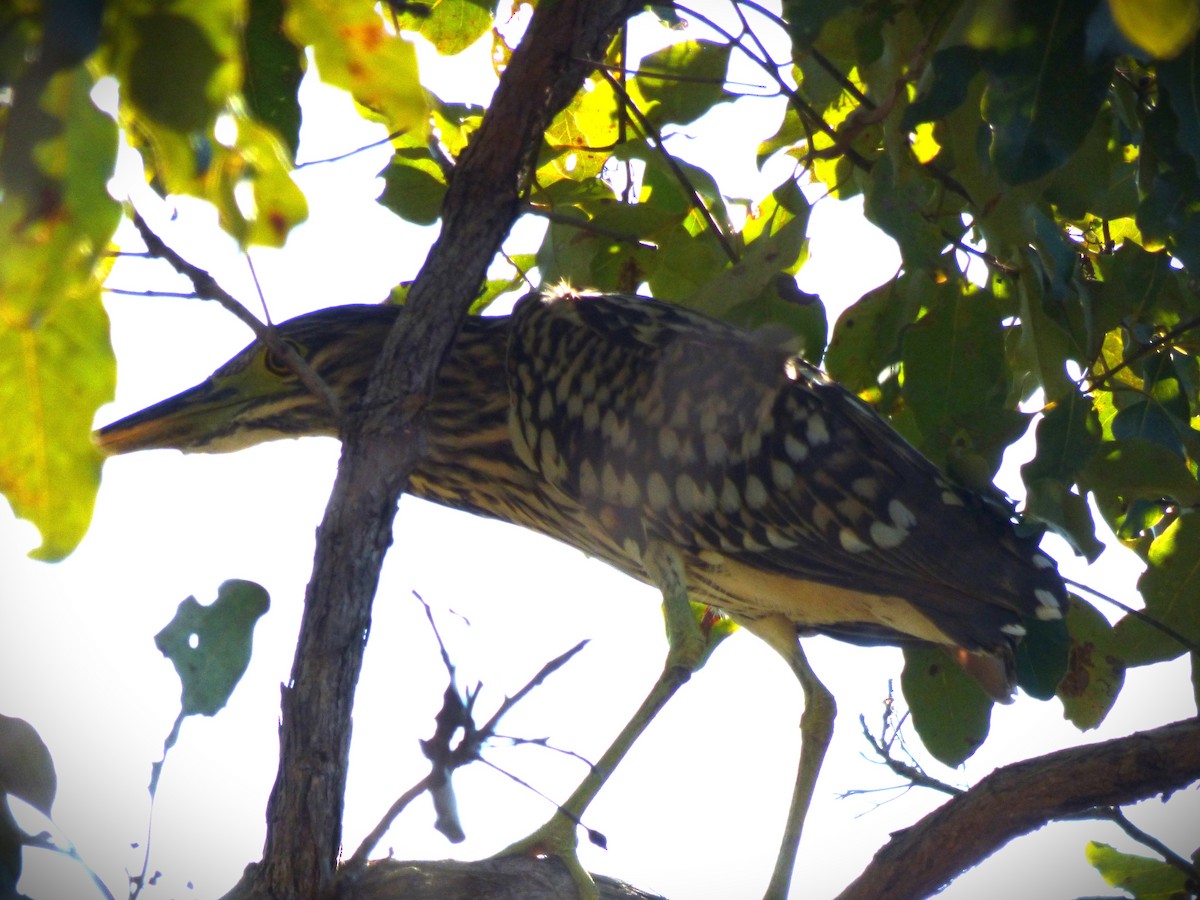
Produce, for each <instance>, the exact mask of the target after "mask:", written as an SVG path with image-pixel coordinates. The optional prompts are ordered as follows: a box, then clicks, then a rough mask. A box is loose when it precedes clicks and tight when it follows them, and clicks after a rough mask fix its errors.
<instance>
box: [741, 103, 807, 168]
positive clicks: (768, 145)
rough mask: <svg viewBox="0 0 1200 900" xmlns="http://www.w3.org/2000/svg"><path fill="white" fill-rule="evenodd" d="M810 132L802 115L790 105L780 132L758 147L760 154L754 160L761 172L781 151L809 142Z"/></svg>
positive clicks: (780, 124)
mask: <svg viewBox="0 0 1200 900" xmlns="http://www.w3.org/2000/svg"><path fill="white" fill-rule="evenodd" d="M808 132H809V130H808V129H806V128H805V127H804V122H803V120H802V119H801V118H800V114H799V113H798V112H796V109H795V107H794V106H792V105H791V104H790V103H789V104H788V105H787V108H786V109H785V110H784V113H783V121H782V122H780V123H779V130H777V131H776V132H775V133H774V134H773V135H771V137H769V138H767V139H766V140H765V141H763V142H762V143H761V144H759V145H758V153H757V154H756V155H755V158H754V161H755V163H756V164H757V165H758V168H759V169H760V170H761V169H762V167H763V166H764V165H765V164H766V162H767V160H769V159H770V158H771V157H772V156H774V155H775V154H776V153H778V152H779V151H780V150H783V149H785V148H787V147H794V146H796V145H797V144H799V143H801V142H802V141H805V140H807V139H808Z"/></svg>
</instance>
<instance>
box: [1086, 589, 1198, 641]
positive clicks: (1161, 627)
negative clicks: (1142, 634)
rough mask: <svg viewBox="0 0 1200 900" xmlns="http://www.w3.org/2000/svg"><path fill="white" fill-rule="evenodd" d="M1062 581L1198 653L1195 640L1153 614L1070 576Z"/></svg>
mask: <svg viewBox="0 0 1200 900" xmlns="http://www.w3.org/2000/svg"><path fill="white" fill-rule="evenodd" d="M1063 581H1065V582H1066V583H1067V584H1069V585H1070V586H1071V587H1073V588H1078V589H1079V590H1081V591H1087V592H1088V593H1089V594H1091V595H1092V596H1093V597H1096V598H1098V599H1100V600H1103V601H1104V602H1105V603H1111V604H1112V605H1113V606H1115V607H1116V608H1117V609H1119V610H1121V611H1122V612H1124V613H1126V614H1127V615H1130V616H1133V617H1134V618H1135V619H1137V620H1138V621H1140V622H1142V623H1144V624H1145V625H1148V626H1149V627H1151V628H1153V629H1155V630H1157V631H1160V632H1162V633H1163V634H1165V635H1166V636H1167V637H1169V638H1170V639H1171V640H1173V641H1175V643H1177V644H1179V646H1180V647H1181V648H1182V649H1184V650H1186V651H1187V652H1188V653H1196V654H1200V644H1197V643H1196V642H1195V641H1193V640H1191V639H1190V638H1188V637H1186V636H1184V635H1182V634H1180V633H1179V632H1178V631H1176V630H1175V629H1174V628H1172V627H1171V626H1170V625H1168V624H1167V623H1166V622H1161V621H1159V620H1158V619H1156V618H1155V617H1154V616H1152V615H1150V614H1149V613H1148V612H1146V611H1145V610H1143V609H1134V608H1133V607H1132V606H1128V605H1126V604H1124V603H1122V602H1121V601H1120V600H1117V599H1116V598H1115V597H1110V596H1108V594H1105V593H1104V592H1102V591H1098V590H1096V589H1095V588H1094V587H1091V586H1089V585H1086V584H1084V583H1083V582H1081V581H1073V580H1072V579H1070V578H1064V579H1063Z"/></svg>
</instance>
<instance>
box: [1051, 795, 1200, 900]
mask: <svg viewBox="0 0 1200 900" xmlns="http://www.w3.org/2000/svg"><path fill="white" fill-rule="evenodd" d="M1093 819H1094V820H1099V821H1102V822H1112V823H1113V824H1114V825H1116V826H1117V827H1118V828H1120V829H1121V830H1122V831H1123V832H1125V834H1127V835H1128V836H1129V837H1131V838H1133V839H1134V840H1135V841H1137V842H1138V843H1139V844H1141V845H1142V846H1143V847H1149V848H1150V849H1151V850H1153V851H1154V852H1155V853H1157V854H1158V855H1159V856H1161V857H1162V858H1163V861H1164V862H1166V863H1167V864H1168V865H1169V866H1172V867H1173V868H1176V869H1178V870H1179V871H1180V872H1182V873H1183V874H1184V875H1186V876H1187V877H1188V878H1189V879H1190V880H1191V881H1193V882H1195V883H1196V884H1198V885H1200V868H1197V867H1196V866H1195V864H1193V863H1192V861H1191V860H1189V859H1187V858H1186V857H1184V856H1181V855H1179V854H1178V853H1176V852H1175V851H1174V850H1172V849H1171V848H1170V847H1168V846H1167V845H1166V844H1164V843H1163V842H1162V841H1160V840H1159V839H1158V838H1156V837H1155V836H1154V835H1152V834H1150V833H1148V832H1145V831H1142V829H1140V828H1138V827H1137V826H1136V825H1134V824H1133V823H1132V822H1131V821H1129V819H1128V818H1127V817H1126V815H1125V813H1124V811H1123V810H1122V809H1121V808H1120V807H1119V806H1098V807H1095V808H1093V809H1085V810H1083V811H1082V812H1079V813H1077V814H1075V815H1072V816H1063V817H1062V818H1061V819H1060V821H1085V820H1093Z"/></svg>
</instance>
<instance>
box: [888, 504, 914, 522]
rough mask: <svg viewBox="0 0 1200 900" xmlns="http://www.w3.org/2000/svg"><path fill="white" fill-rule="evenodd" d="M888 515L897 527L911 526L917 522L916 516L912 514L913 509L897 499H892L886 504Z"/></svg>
mask: <svg viewBox="0 0 1200 900" xmlns="http://www.w3.org/2000/svg"><path fill="white" fill-rule="evenodd" d="M888 515H889V516H891V517H892V522H893V523H895V525H896V526H897V527H899V528H912V526H914V525H916V524H917V517H916V516H915V515H913V511H912V510H911V509H909V508H908V507H907V506H905V505H904V504H903V503H901V502H900V501H899V500H893V501H892V502H891V503H889V504H888Z"/></svg>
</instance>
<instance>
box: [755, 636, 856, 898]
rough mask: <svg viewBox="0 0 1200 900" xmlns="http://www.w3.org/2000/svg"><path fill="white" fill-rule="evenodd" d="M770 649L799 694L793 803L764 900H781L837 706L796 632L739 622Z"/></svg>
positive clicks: (793, 862)
mask: <svg viewBox="0 0 1200 900" xmlns="http://www.w3.org/2000/svg"><path fill="white" fill-rule="evenodd" d="M742 624H743V625H744V626H745V627H746V629H747V630H748V631H752V632H754V633H755V634H756V635H758V636H759V637H760V638H762V639H763V640H764V641H766V642H767V643H768V644H770V645H771V646H772V647H774V648H775V650H776V651H778V652H779V654H780V655H781V656H782V657H783V658H784V659H785V660H787V664H788V666H789V667H790V668H791V670H792V672H793V673H794V674H795V676H796V679H797V680H798V681H799V682H800V687H801V689H802V690H803V691H804V713H803V715H801V717H800V763H799V767H798V770H797V772H796V783H795V785H794V786H793V787H792V802H791V805H790V806H789V807H788V816H787V822H786V824H785V826H784V830H783V840H782V841H781V842H780V844H779V855H778V856H777V857H776V858H775V869H774V871H772V873H771V881H770V883H769V884H768V885H767V891H766V893H765V894H763V900H786V898H787V895H788V888H789V886H790V885H791V881H792V870H793V869H794V868H795V867H796V853H797V851H798V850H799V848H800V834H801V832H802V831H803V830H804V819H805V817H806V816H807V815H808V807H809V804H811V803H812V797H813V790H814V789H815V788H816V786H817V776H818V775H819V774H820V772H821V765H822V763H823V762H824V761H825V751H826V750H827V749H828V748H829V741H830V739H831V738H832V737H833V720H834V718H836V716H837V703H836V702H834V699H833V694H831V693H829V689H828V688H826V687H825V685H823V684H822V683H821V680H820V679H819V678H818V677H817V673H816V672H814V671H813V669H812V666H810V665H809V664H808V658H807V657H806V656H805V655H804V650H803V648H801V646H800V641H799V639H798V638H797V637H796V627H795V625H793V624H792V623H791V622H789V621H787V620H786V619H784V618H783V617H782V616H771V617H768V618H765V619H757V620H755V621H753V622H744V623H742Z"/></svg>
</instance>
